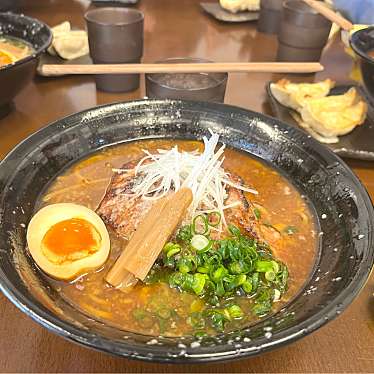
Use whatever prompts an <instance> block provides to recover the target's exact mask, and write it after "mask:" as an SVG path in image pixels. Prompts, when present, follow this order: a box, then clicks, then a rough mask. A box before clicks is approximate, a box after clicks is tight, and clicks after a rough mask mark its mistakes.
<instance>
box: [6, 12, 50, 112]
mask: <svg viewBox="0 0 374 374" xmlns="http://www.w3.org/2000/svg"><path fill="white" fill-rule="evenodd" d="M4 36H11V37H15V38H18V39H21V40H23V41H25V42H26V43H28V44H29V45H31V46H32V47H33V49H34V53H33V54H32V55H30V56H27V57H25V58H22V59H21V60H18V61H16V62H15V63H12V64H8V65H4V66H2V67H0V87H1V89H0V118H1V117H2V116H4V115H6V114H7V113H8V112H9V109H10V105H9V104H10V103H11V101H12V100H13V99H14V97H15V96H16V95H18V94H19V92H20V91H21V90H22V89H23V88H24V87H25V86H26V85H27V84H28V83H29V82H30V81H31V79H32V78H33V77H34V75H35V71H36V68H37V66H38V62H39V56H40V54H41V53H42V52H44V51H45V50H46V49H47V48H48V47H49V45H50V44H51V42H52V31H51V29H50V28H49V27H48V26H47V25H45V24H44V23H42V22H40V21H38V20H36V19H34V18H31V17H26V16H24V15H22V14H13V13H0V37H4Z"/></svg>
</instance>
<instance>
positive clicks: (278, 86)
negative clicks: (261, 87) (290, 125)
mask: <svg viewBox="0 0 374 374" xmlns="http://www.w3.org/2000/svg"><path fill="white" fill-rule="evenodd" d="M334 85H335V82H333V81H332V80H331V79H326V80H324V81H322V82H318V83H292V82H290V81H289V80H287V79H281V80H280V81H278V82H277V83H271V85H270V90H271V93H272V94H273V96H274V97H275V98H276V99H277V100H278V101H279V102H280V103H281V104H283V105H285V106H287V107H289V108H292V109H295V110H300V109H301V108H302V107H303V106H304V104H305V101H306V100H308V99H314V98H322V97H325V96H327V95H328V94H329V92H330V90H331V88H332V87H334Z"/></svg>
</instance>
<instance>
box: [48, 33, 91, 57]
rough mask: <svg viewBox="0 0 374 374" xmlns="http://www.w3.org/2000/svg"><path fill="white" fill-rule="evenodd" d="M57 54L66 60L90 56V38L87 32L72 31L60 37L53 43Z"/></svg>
mask: <svg viewBox="0 0 374 374" xmlns="http://www.w3.org/2000/svg"><path fill="white" fill-rule="evenodd" d="M53 46H54V49H55V51H56V53H57V54H58V55H59V56H60V57H62V58H64V59H65V60H73V59H75V58H78V57H81V56H84V55H86V54H88V52H89V47H88V37H87V33H86V31H82V30H72V31H69V32H68V33H65V34H62V35H60V36H59V37H58V38H56V39H55V40H54V42H53Z"/></svg>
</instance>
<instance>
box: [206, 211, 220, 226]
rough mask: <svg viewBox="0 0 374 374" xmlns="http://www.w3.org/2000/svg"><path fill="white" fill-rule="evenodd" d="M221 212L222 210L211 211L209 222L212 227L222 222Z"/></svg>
mask: <svg viewBox="0 0 374 374" xmlns="http://www.w3.org/2000/svg"><path fill="white" fill-rule="evenodd" d="M221 219H222V217H221V213H220V212H210V213H209V214H208V224H209V226H212V227H217V226H218V225H219V224H220V223H221Z"/></svg>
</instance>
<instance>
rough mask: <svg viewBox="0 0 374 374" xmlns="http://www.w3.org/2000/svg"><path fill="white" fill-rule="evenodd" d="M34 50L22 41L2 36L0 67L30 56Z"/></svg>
mask: <svg viewBox="0 0 374 374" xmlns="http://www.w3.org/2000/svg"><path fill="white" fill-rule="evenodd" d="M33 51H34V50H33V48H32V47H31V46H30V45H29V44H27V43H26V42H24V41H23V40H21V39H18V38H14V37H8V36H6V37H5V36H1V35H0V67H2V66H5V65H8V64H12V63H14V62H17V61H18V60H21V59H22V58H25V57H27V56H30V55H31V54H32V53H33Z"/></svg>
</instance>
